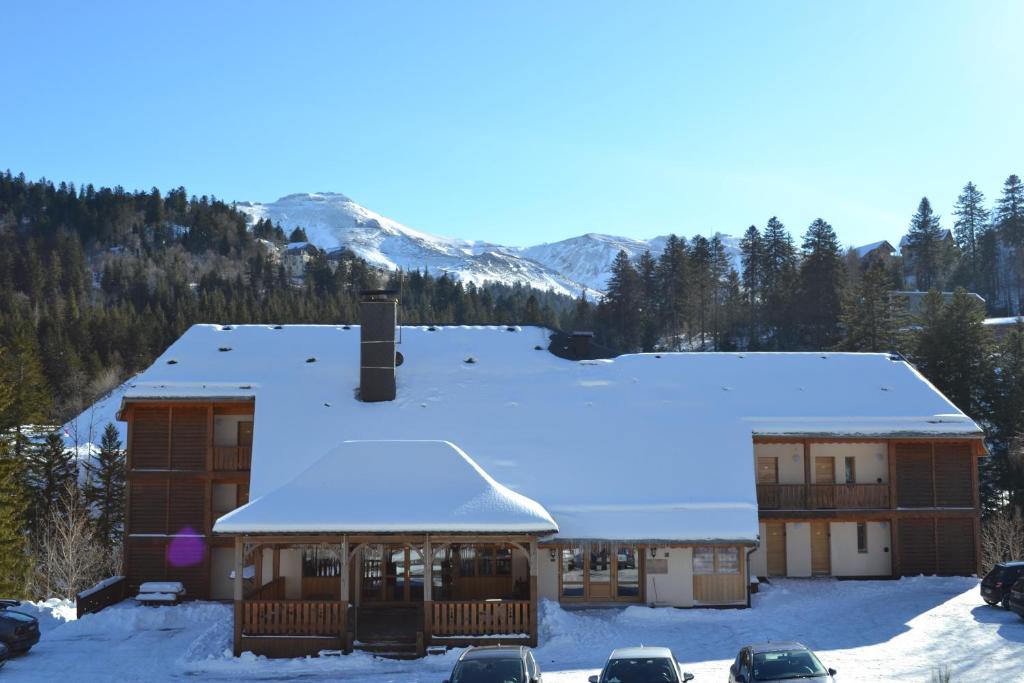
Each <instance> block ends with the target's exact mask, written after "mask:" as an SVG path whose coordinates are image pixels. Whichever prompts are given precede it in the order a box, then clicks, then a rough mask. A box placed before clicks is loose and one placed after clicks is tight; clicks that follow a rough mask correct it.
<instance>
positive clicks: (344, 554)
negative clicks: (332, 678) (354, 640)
mask: <svg viewBox="0 0 1024 683" xmlns="http://www.w3.org/2000/svg"><path fill="white" fill-rule="evenodd" d="M348 570H349V562H348V536H343V537H342V540H341V586H340V587H339V591H338V595H339V597H340V602H341V649H342V650H345V651H347V650H348V649H349V647H348Z"/></svg>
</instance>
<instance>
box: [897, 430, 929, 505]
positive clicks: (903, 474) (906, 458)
mask: <svg viewBox="0 0 1024 683" xmlns="http://www.w3.org/2000/svg"><path fill="white" fill-rule="evenodd" d="M933 486H934V482H933V479H932V445H931V444H929V443H899V444H896V489H897V491H898V492H899V494H898V495H899V498H898V500H897V506H898V507H901V508H913V507H933V505H934V503H933V491H934V488H933Z"/></svg>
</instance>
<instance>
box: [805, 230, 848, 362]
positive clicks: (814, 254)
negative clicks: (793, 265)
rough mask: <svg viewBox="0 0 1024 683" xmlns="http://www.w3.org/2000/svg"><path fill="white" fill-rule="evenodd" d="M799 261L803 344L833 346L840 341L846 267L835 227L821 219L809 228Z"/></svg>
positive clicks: (822, 347)
mask: <svg viewBox="0 0 1024 683" xmlns="http://www.w3.org/2000/svg"><path fill="white" fill-rule="evenodd" d="M802 251H803V259H802V260H801V262H800V280H799V282H800V286H799V287H800V310H801V316H800V327H801V337H802V339H803V342H804V344H806V345H807V346H808V347H809V348H811V349H813V350H821V349H827V348H831V347H832V346H834V345H835V344H836V342H837V341H838V340H839V314H840V310H841V303H840V302H841V301H842V283H843V280H844V276H845V266H844V263H843V258H842V255H841V254H840V250H839V240H838V238H837V237H836V233H835V231H834V230H833V229H832V226H831V225H829V224H828V223H826V222H825V221H824V220H822V219H820V218H818V219H815V220H814V222H813V223H811V225H810V226H809V227H808V228H807V233H806V234H805V235H804V241H803V247H802Z"/></svg>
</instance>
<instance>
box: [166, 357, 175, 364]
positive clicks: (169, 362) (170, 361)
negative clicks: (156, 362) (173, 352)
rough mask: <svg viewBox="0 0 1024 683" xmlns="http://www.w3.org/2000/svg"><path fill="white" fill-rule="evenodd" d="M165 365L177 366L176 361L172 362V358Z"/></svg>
mask: <svg viewBox="0 0 1024 683" xmlns="http://www.w3.org/2000/svg"><path fill="white" fill-rule="evenodd" d="M167 364H168V365H177V364H178V361H176V360H174V359H173V358H172V359H170V360H169V361H167Z"/></svg>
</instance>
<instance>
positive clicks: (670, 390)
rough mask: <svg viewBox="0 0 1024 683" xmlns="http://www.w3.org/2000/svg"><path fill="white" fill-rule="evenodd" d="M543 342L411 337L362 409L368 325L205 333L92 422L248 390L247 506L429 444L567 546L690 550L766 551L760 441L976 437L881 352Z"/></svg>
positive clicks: (528, 332) (518, 333) (485, 331)
mask: <svg viewBox="0 0 1024 683" xmlns="http://www.w3.org/2000/svg"><path fill="white" fill-rule="evenodd" d="M550 334H551V333H550V332H549V331H548V330H544V329H540V328H535V327H523V328H519V327H513V328H505V327H472V328H470V327H437V328H427V327H403V328H402V330H401V346H400V347H399V348H400V350H401V352H402V354H403V356H404V357H405V363H404V364H403V365H402V366H401V367H399V368H398V370H397V386H398V394H397V398H396V399H395V400H394V401H386V402H381V403H364V402H360V401H358V400H357V399H356V398H355V396H356V389H357V387H358V386H359V336H360V332H359V328H358V326H351V327H346V326H329V325H322V326H302V325H294V326H293V325H285V326H270V325H239V326H232V327H227V326H224V327H222V326H219V325H196V326H194V327H192V328H190V329H189V330H188V331H187V332H186V333H185V334H184V335H183V336H182V337H181V338H180V339H179V340H178V341H176V342H175V343H174V344H173V345H172V346H171V347H170V348H169V349H167V351H166V352H165V353H164V354H163V355H162V356H161V357H160V358H159V359H157V361H156V362H155V363H154V364H153V366H152V367H150V368H149V369H148V370H146V371H145V372H144V373H142V375H140V376H138V377H136V378H135V379H133V380H131V381H130V382H129V383H128V384H127V385H125V386H124V387H123V388H122V389H120V390H119V391H118V392H115V393H114V394H113V395H112V396H111V397H110V398H109V399H107V401H108V402H109V403H108V405H107V406H106V407H104V405H103V404H101V405H99V406H97V407H96V409H95V411H94V413H95V414H96V415H99V416H100V418H101V419H102V417H104V416H105V415H108V414H110V415H112V414H113V412H114V408H115V407H116V406H117V405H118V404H120V403H121V402H122V400H123V401H126V402H131V401H135V400H148V399H159V398H166V399H180V398H183V397H203V396H224V395H225V393H227V394H229V395H234V394H235V393H236V392H237V394H238V395H245V396H252V397H254V399H255V403H254V409H255V413H254V418H253V430H254V435H253V452H252V472H251V484H250V498H251V499H252V500H255V499H257V498H259V497H261V496H266V495H268V494H269V493H270V492H272V491H273V490H274V489H276V488H278V487H279V486H281V485H282V484H284V483H285V482H288V481H289V480H291V479H293V478H295V477H296V476H297V475H299V474H300V473H302V472H304V471H305V470H307V469H308V468H309V467H310V466H311V465H313V463H315V462H316V461H317V460H319V459H320V458H322V457H323V456H324V455H325V454H327V453H329V452H331V451H332V450H334V449H335V448H337V447H338V446H339V445H340V444H341V443H342V442H344V441H348V440H353V439H359V440H381V439H411V440H422V439H436V440H444V441H449V442H451V443H454V444H457V445H458V446H459V447H460V448H462V449H464V450H465V451H466V452H467V453H469V454H470V455H471V456H472V458H473V460H474V461H475V462H477V463H478V464H479V465H480V467H482V468H483V469H484V470H485V471H486V472H488V473H489V474H490V475H491V476H492V477H493V478H494V479H495V480H496V481H497V482H500V483H501V484H502V485H503V486H505V487H507V488H508V489H510V490H512V491H515V492H517V493H521V494H523V495H525V496H528V497H529V498H530V499H532V500H535V501H538V502H539V503H541V504H543V506H544V508H545V509H546V510H547V511H548V512H550V513H551V516H552V517H553V518H554V520H555V522H557V525H558V528H559V531H558V534H557V537H558V538H560V539H607V540H622V541H628V540H638V541H639V540H644V539H661V540H666V541H676V542H681V543H682V542H701V541H705V540H721V541H735V542H738V543H742V542H749V541H756V539H757V536H758V517H757V497H756V486H755V476H754V475H755V472H754V454H753V438H754V437H755V436H759V435H765V436H769V435H770V436H773V437H782V436H786V437H788V436H790V435H793V436H794V437H800V436H805V437H809V436H822V437H826V436H827V437H836V438H873V439H876V438H890V437H909V436H913V437H927V438H958V439H973V440H979V439H981V438H982V436H983V434H982V431H981V429H980V428H979V427H978V425H976V424H975V423H974V422H973V421H972V420H971V419H970V418H968V417H967V416H966V415H964V414H963V413H962V412H960V411H959V410H958V409H957V408H956V406H954V405H953V404H952V403H950V402H949V401H948V400H947V399H946V398H945V397H944V396H942V394H940V393H939V392H938V391H937V390H936V389H935V387H933V386H932V385H931V384H930V383H929V382H928V381H927V380H926V379H924V378H923V377H922V376H921V375H920V374H919V373H918V372H917V371H916V370H915V369H914V368H913V367H912V366H911V365H909V364H908V363H906V362H905V361H903V360H902V359H900V358H898V357H894V356H893V357H891V356H889V355H887V354H851V353H660V354H632V355H623V356H619V357H617V358H613V359H606V360H593V361H578V362H577V361H570V360H565V359H562V358H558V357H556V356H554V355H553V354H551V353H549V352H548V351H547V350H546V348H547V345H548V341H549V336H550ZM224 348H227V349H230V350H229V351H221V350H220V349H224ZM170 359H174V360H176V361H177V362H176V363H175V364H169V363H168V360H170ZM229 387H235V388H234V389H231V390H229V389H228V388H229ZM379 466H380V467H381V469H382V470H383V471H386V472H390V473H392V474H393V475H394V477H395V478H396V479H397V478H399V477H400V476H401V475H402V472H401V470H400V468H399V467H391V466H389V465H388V464H387V463H380V465H379ZM375 481H377V480H375ZM357 488H358V483H357V482H356V481H354V480H353V481H351V483H350V484H348V485H346V486H344V487H342V488H340V489H339V491H338V495H339V496H348V495H360V492H359V491H357V490H356V489H357ZM390 488H391V484H390V480H387V478H385V481H384V482H383V484H382V488H381V489H380V490H378V491H376V495H377V496H378V497H377V499H376V500H377V503H376V504H375V506H374V508H373V515H374V517H375V518H383V517H381V515H384V514H386V512H387V510H386V508H387V504H388V502H389V500H390V493H389V491H390Z"/></svg>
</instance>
